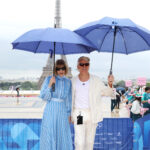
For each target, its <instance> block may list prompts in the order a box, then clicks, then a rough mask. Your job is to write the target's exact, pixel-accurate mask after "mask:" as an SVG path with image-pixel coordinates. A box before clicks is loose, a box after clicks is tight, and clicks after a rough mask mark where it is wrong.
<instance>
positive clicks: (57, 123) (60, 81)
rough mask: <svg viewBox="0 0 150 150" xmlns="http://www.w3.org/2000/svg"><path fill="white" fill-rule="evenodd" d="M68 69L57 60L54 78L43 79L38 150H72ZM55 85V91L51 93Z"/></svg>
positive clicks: (62, 62) (70, 97)
mask: <svg viewBox="0 0 150 150" xmlns="http://www.w3.org/2000/svg"><path fill="white" fill-rule="evenodd" d="M67 71H68V67H67V65H66V63H65V61H64V60H62V59H58V60H57V61H56V66H55V76H52V77H51V76H49V77H47V78H46V79H45V81H44V83H43V85H42V89H41V93H40V97H41V98H42V99H43V100H45V101H46V102H47V103H46V107H45V110H44V114H43V119H42V125H41V137H40V150H73V146H72V137H71V130H70V125H69V121H70V119H71V117H70V115H71V114H70V113H71V105H72V104H71V103H72V93H71V81H70V80H69V79H68V78H66V77H65V75H66V74H67ZM53 84H55V91H53V88H52V87H53Z"/></svg>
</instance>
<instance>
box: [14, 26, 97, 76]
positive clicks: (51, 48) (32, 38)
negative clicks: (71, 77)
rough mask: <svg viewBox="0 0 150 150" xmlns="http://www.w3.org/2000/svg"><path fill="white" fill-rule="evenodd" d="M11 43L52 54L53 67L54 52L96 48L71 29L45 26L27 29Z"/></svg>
mask: <svg viewBox="0 0 150 150" xmlns="http://www.w3.org/2000/svg"><path fill="white" fill-rule="evenodd" d="M12 45H13V49H19V50H25V51H29V52H33V53H50V54H51V55H52V54H54V68H55V54H63V55H66V54H79V53H90V52H92V51H94V50H95V49H96V47H95V46H94V45H93V44H91V42H90V41H89V40H87V39H85V38H83V37H82V36H80V35H78V34H76V33H75V32H73V31H70V30H68V29H61V28H45V29H34V30H31V31H28V32H26V33H24V34H23V35H22V36H20V37H19V38H17V39H16V40H15V41H14V42H13V43H12ZM53 75H54V70H53Z"/></svg>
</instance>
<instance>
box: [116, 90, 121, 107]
mask: <svg viewBox="0 0 150 150" xmlns="http://www.w3.org/2000/svg"><path fill="white" fill-rule="evenodd" d="M121 96H122V93H121V91H119V92H117V94H116V107H117V109H119V106H120V102H121Z"/></svg>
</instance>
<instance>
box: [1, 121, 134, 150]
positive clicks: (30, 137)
mask: <svg viewBox="0 0 150 150" xmlns="http://www.w3.org/2000/svg"><path fill="white" fill-rule="evenodd" d="M40 127H41V119H0V150H39V140H40ZM132 130H133V123H132V121H131V119H129V118H128V119H125V118H122V119H121V118H116V119H115V118H113V119H111V118H108V119H104V120H103V122H100V123H99V124H98V127H97V130H96V136H95V144H94V150H131V149H132V145H133V141H132V140H133V136H132V133H133V132H132ZM71 131H72V134H73V136H72V137H73V140H74V129H73V125H71Z"/></svg>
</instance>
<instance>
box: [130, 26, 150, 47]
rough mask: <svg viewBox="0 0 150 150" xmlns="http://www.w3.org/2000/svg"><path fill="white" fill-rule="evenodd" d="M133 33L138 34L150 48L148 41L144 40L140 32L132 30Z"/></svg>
mask: <svg viewBox="0 0 150 150" xmlns="http://www.w3.org/2000/svg"><path fill="white" fill-rule="evenodd" d="M129 29H130V28H129ZM132 31H134V32H135V33H136V34H138V35H139V36H140V37H141V38H142V39H143V40H144V41H145V43H146V44H147V45H148V47H150V45H149V44H148V43H147V41H146V40H145V39H144V38H143V36H142V35H140V34H139V33H138V32H136V31H135V30H134V29H133V28H132Z"/></svg>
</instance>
